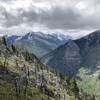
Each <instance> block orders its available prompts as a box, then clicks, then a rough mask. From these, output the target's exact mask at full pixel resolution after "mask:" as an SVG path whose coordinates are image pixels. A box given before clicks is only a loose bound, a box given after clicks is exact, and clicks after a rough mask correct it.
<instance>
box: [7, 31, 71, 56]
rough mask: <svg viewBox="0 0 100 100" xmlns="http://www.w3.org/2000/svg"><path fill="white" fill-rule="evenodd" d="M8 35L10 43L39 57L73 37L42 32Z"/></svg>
mask: <svg viewBox="0 0 100 100" xmlns="http://www.w3.org/2000/svg"><path fill="white" fill-rule="evenodd" d="M6 37H7V43H8V44H9V45H10V44H12V43H15V44H16V45H17V46H18V47H20V48H24V49H26V50H28V51H29V52H31V53H34V54H36V56H37V57H38V58H41V57H42V56H44V55H46V54H47V53H49V52H51V51H52V50H54V49H55V48H57V47H58V46H60V45H62V44H64V43H66V42H67V41H68V40H70V39H72V37H70V36H66V35H64V34H61V33H52V34H49V33H48V34H44V33H42V32H29V33H27V34H25V35H24V36H16V35H11V36H6Z"/></svg>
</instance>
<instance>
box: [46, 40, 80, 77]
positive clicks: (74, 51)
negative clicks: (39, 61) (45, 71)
mask: <svg viewBox="0 0 100 100" xmlns="http://www.w3.org/2000/svg"><path fill="white" fill-rule="evenodd" d="M79 51H80V49H79V47H78V46H77V45H76V44H75V43H74V42H73V41H70V42H68V43H66V44H65V45H63V46H61V47H59V48H58V49H56V50H55V51H54V52H53V53H52V54H51V55H52V57H51V59H49V62H47V65H49V66H53V67H54V68H55V69H58V70H59V71H61V72H64V73H65V74H70V75H72V74H74V73H76V71H77V69H78V66H79V65H80V63H81V56H80V53H79Z"/></svg>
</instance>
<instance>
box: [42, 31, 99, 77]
mask: <svg viewBox="0 0 100 100" xmlns="http://www.w3.org/2000/svg"><path fill="white" fill-rule="evenodd" d="M45 59H46V60H47V61H46V62H45V63H46V64H47V65H49V66H53V68H55V69H58V70H59V71H61V72H64V73H66V74H71V75H72V74H75V73H76V72H77V71H78V69H79V68H80V67H81V66H83V67H87V68H90V69H91V71H92V72H94V71H96V70H98V69H100V31H95V32H93V33H91V34H90V35H88V36H85V37H83V38H81V39H78V40H74V41H69V42H68V43H66V44H65V45H62V46H60V47H59V48H57V49H56V50H54V51H53V52H51V53H50V54H48V55H46V56H44V57H43V61H45Z"/></svg>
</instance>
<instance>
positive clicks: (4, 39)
mask: <svg viewBox="0 0 100 100" xmlns="http://www.w3.org/2000/svg"><path fill="white" fill-rule="evenodd" d="M2 42H3V44H4V45H5V46H7V41H6V37H5V36H4V37H3V38H2Z"/></svg>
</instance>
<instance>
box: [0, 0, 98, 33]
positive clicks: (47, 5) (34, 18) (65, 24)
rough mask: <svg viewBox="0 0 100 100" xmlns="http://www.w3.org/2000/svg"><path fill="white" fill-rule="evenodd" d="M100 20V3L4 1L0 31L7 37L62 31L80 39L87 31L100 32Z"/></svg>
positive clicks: (0, 4)
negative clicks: (75, 34)
mask: <svg viewBox="0 0 100 100" xmlns="http://www.w3.org/2000/svg"><path fill="white" fill-rule="evenodd" d="M99 18H100V1H99V0H1V1H0V31H1V32H4V33H6V32H7V33H23V32H27V31H45V32H47V31H48V32H51V31H59V32H64V33H65V34H67V32H68V34H69V33H70V34H73V35H74V32H76V33H77V34H79V35H80V33H82V34H83V33H86V32H87V31H85V32H84V30H89V31H90V30H96V29H99V26H100V20H99ZM69 30H74V31H73V32H72V31H70V32H69ZM80 31H81V32H80ZM82 34H81V35H82Z"/></svg>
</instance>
